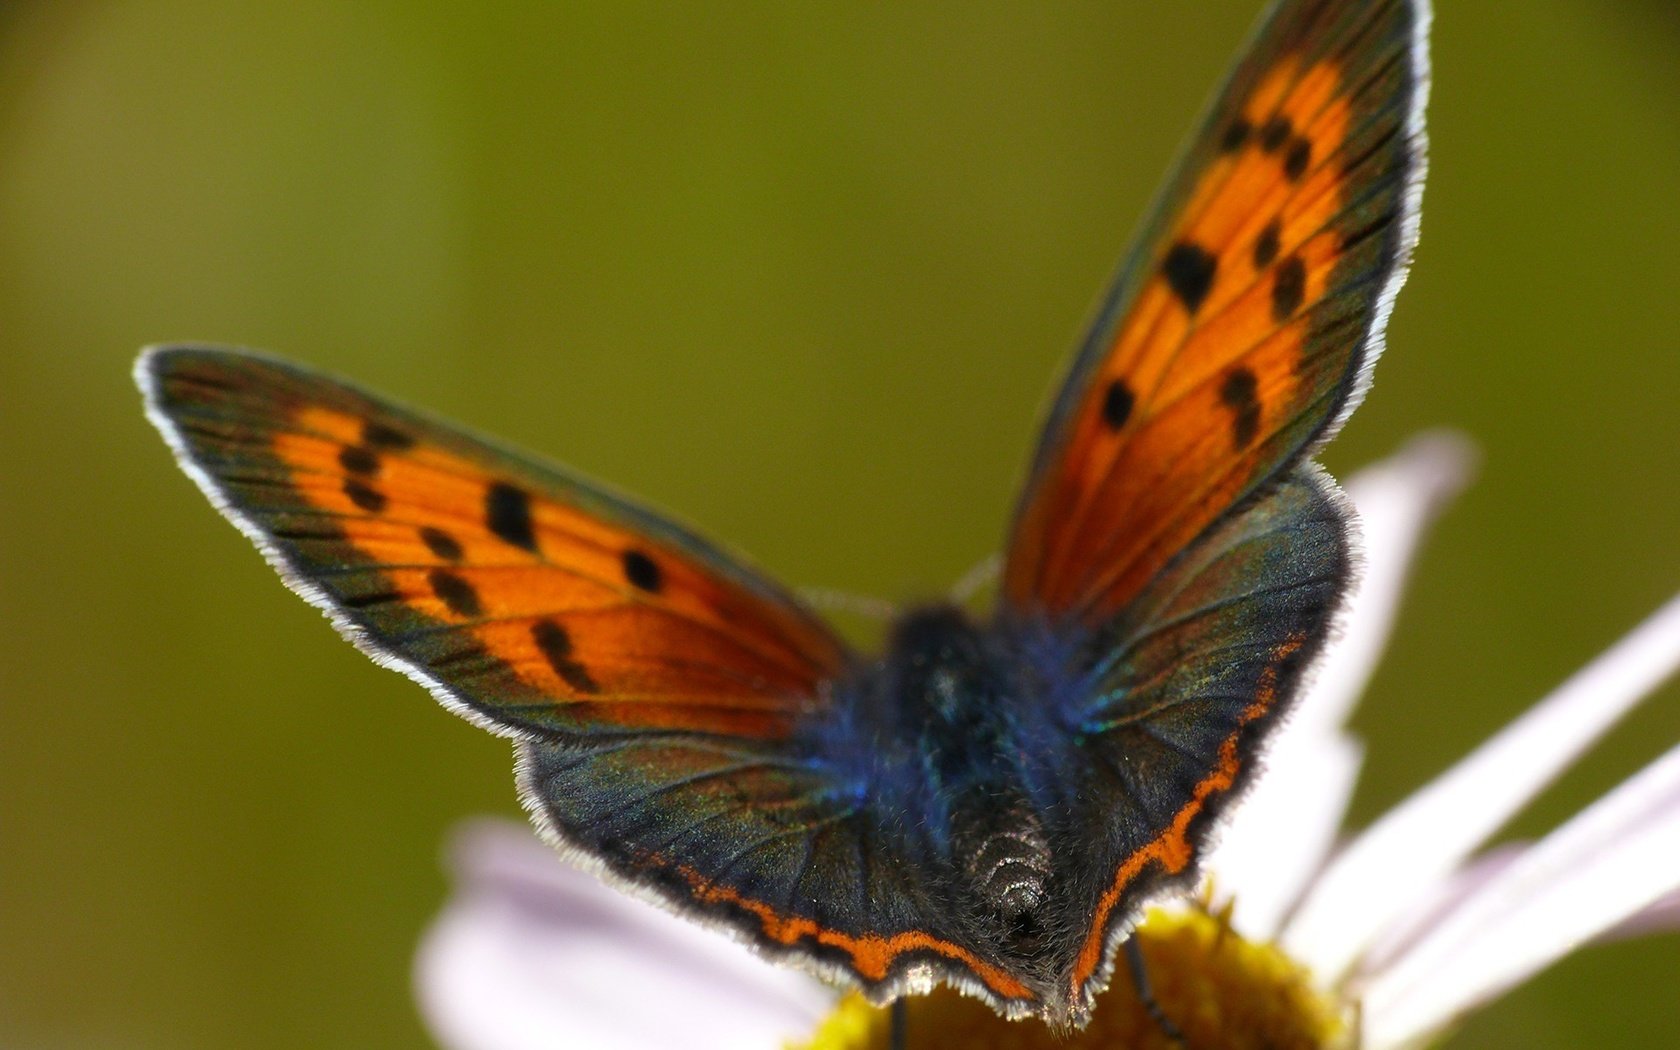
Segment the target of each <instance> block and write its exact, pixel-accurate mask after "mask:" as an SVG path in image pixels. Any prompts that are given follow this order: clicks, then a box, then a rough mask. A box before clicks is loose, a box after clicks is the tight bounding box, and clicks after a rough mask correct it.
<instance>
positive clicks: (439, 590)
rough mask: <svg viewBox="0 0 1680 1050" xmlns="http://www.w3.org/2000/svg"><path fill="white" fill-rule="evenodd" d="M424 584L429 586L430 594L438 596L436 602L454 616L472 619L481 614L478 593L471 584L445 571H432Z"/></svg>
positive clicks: (481, 609) (482, 608)
mask: <svg viewBox="0 0 1680 1050" xmlns="http://www.w3.org/2000/svg"><path fill="white" fill-rule="evenodd" d="M426 582H427V583H429V584H431V587H432V593H433V594H435V595H437V596H438V601H440V602H442V603H443V604H444V605H445V606H447V607H448V608H449V611H450V612H452V613H454V614H455V615H456V616H464V617H474V616H479V615H482V614H483V612H484V607H483V606H482V605H480V604H479V601H478V591H477V590H475V589H474V588H473V585H472V584H470V583H468V582H467V581H466V580H463V579H462V578H461V577H459V576H457V575H455V574H454V573H452V572H450V571H448V570H447V569H433V570H432V571H431V572H430V573H428V574H427V575H426Z"/></svg>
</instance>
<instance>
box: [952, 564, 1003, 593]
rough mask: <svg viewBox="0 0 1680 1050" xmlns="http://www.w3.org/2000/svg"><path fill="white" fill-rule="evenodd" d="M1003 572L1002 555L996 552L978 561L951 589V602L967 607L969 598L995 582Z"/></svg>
mask: <svg viewBox="0 0 1680 1050" xmlns="http://www.w3.org/2000/svg"><path fill="white" fill-rule="evenodd" d="M1002 571H1003V555H1001V554H999V553H998V552H997V551H993V552H992V553H990V554H988V555H986V556H985V557H984V558H982V559H980V564H978V565H976V566H974V568H972V569H970V570H968V571H967V572H965V573H963V574H962V577H961V578H960V579H959V580H957V582H956V585H955V586H953V587H952V588H951V601H952V603H953V604H956V605H967V604H968V602H969V599H970V598H973V597H974V596H975V595H976V594H978V593H980V591H981V590H982V589H983V588H984V587H986V586H987V585H988V584H990V583H993V582H995V581H996V580H997V578H998V574H999V573H1001V572H1002Z"/></svg>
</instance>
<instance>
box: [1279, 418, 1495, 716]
mask: <svg viewBox="0 0 1680 1050" xmlns="http://www.w3.org/2000/svg"><path fill="white" fill-rule="evenodd" d="M1475 462H1476V450H1475V448H1474V447H1473V446H1472V445H1471V444H1470V443H1469V441H1467V440H1465V438H1463V437H1462V436H1460V435H1458V434H1455V433H1452V432H1450V431H1444V430H1438V431H1430V432H1428V433H1425V434H1420V435H1418V436H1417V437H1415V438H1413V439H1412V440H1411V441H1408V442H1407V443H1406V444H1405V445H1404V446H1403V447H1402V448H1401V449H1400V450H1399V451H1398V452H1396V453H1395V454H1394V455H1392V456H1389V457H1388V458H1387V459H1383V460H1379V461H1378V462H1376V463H1373V464H1371V465H1370V466H1368V467H1366V468H1365V469H1364V470H1361V471H1359V472H1358V473H1357V474H1355V475H1354V476H1353V477H1351V478H1349V479H1348V483H1347V485H1346V486H1344V491H1345V492H1346V493H1347V495H1348V498H1349V499H1350V500H1352V501H1353V506H1354V510H1356V511H1357V512H1358V514H1359V531H1360V534H1361V536H1362V538H1363V542H1362V544H1361V547H1362V548H1363V559H1362V560H1363V567H1362V569H1361V572H1360V578H1359V584H1358V586H1357V587H1355V588H1354V591H1353V594H1352V595H1351V596H1350V598H1349V601H1348V608H1347V613H1346V615H1345V616H1344V617H1343V622H1342V626H1341V634H1340V637H1339V638H1338V639H1337V641H1336V642H1335V643H1334V644H1333V645H1331V646H1330V648H1329V650H1328V651H1327V652H1326V653H1325V654H1324V659H1323V660H1322V661H1321V663H1320V664H1319V667H1318V669H1317V671H1316V672H1315V674H1314V677H1313V683H1312V687H1311V688H1310V689H1309V690H1308V692H1307V695H1306V696H1305V697H1303V698H1302V700H1301V703H1300V704H1299V705H1298V707H1297V709H1296V711H1295V713H1294V714H1293V715H1291V716H1290V722H1291V730H1292V731H1297V732H1298V731H1301V730H1304V729H1311V730H1313V731H1316V732H1322V733H1331V732H1338V731H1340V729H1341V727H1342V726H1343V725H1345V724H1346V723H1347V717H1348V713H1349V712H1350V711H1352V709H1353V706H1354V704H1355V703H1357V702H1358V700H1359V697H1360V696H1361V695H1363V694H1364V692H1365V686H1366V684H1367V683H1369V682H1370V680H1371V672H1372V671H1374V670H1376V666H1377V661H1378V660H1379V659H1380V658H1381V657H1382V654H1383V650H1384V649H1385V648H1387V646H1388V638H1389V635H1390V634H1391V633H1392V631H1393V629H1394V617H1395V613H1396V611H1397V610H1398V609H1399V607H1400V598H1401V596H1402V595H1403V594H1404V592H1405V586H1406V578H1407V576H1408V575H1409V574H1410V573H1411V569H1412V562H1413V560H1414V559H1415V557H1416V555H1417V549H1418V545H1419V544H1420V543H1421V542H1422V540H1423V536H1424V533H1425V532H1426V531H1427V530H1428V528H1429V526H1430V525H1432V524H1433V523H1434V521H1435V518H1436V517H1437V516H1438V515H1439V514H1440V512H1441V511H1442V510H1443V509H1444V508H1445V507H1446V506H1447V504H1448V503H1450V502H1451V501H1452V499H1453V497H1454V496H1457V495H1458V493H1459V492H1460V491H1462V490H1463V488H1464V486H1465V485H1466V484H1467V483H1468V482H1469V480H1470V476H1471V474H1472V472H1473V471H1474V469H1475Z"/></svg>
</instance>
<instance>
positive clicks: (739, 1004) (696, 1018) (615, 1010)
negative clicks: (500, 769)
mask: <svg viewBox="0 0 1680 1050" xmlns="http://www.w3.org/2000/svg"><path fill="white" fill-rule="evenodd" d="M450 854H451V865H452V866H453V867H454V868H455V869H456V880H457V889H456V893H455V896H454V897H453V898H452V899H451V900H450V901H449V903H448V905H446V906H445V908H444V911H443V913H442V914H441V915H439V916H438V918H437V920H436V921H435V922H434V923H433V925H432V927H431V929H430V930H429V931H428V932H427V933H426V936H425V938H424V940H423V942H422V944H421V946H420V951H419V954H418V957H417V958H416V961H415V984H416V992H417V995H418V997H419V1001H420V1007H421V1012H422V1013H423V1014H424V1015H425V1017H426V1020H427V1022H428V1024H429V1025H430V1027H431V1029H432V1032H433V1034H434V1035H435V1036H436V1037H437V1039H438V1041H439V1043H441V1044H442V1045H443V1046H446V1047H450V1048H451V1050H547V1048H562V1047H565V1048H571V1047H590V1048H592V1050H595V1048H599V1050H620V1048H622V1050H631V1048H635V1050H645V1048H646V1047H652V1046H682V1047H692V1048H695V1050H712V1048H716V1050H726V1048H727V1050H743V1048H747V1050H750V1048H752V1047H762V1048H764V1050H775V1048H778V1047H780V1046H782V1045H783V1042H784V1041H785V1040H787V1039H789V1038H792V1037H796V1036H802V1035H808V1034H809V1033H810V1032H811V1031H812V1030H813V1029H814V1028H815V1026H816V1024H817V1023H818V1021H819V1020H820V1019H821V1018H822V1016H823V1014H824V1013H825V1012H826V1011H827V1010H828V1009H829V1008H830V1007H831V1006H832V1005H833V1002H834V995H833V993H832V992H830V991H829V990H827V989H826V988H824V987H823V986H822V985H820V984H818V983H817V982H816V981H815V980H813V979H811V978H809V977H806V976H805V975H803V974H801V973H797V972H794V971H791V970H787V969H783V968H780V967H777V966H774V965H772V964H770V963H768V962H765V961H764V960H762V959H759V958H758V957H757V956H755V955H753V954H752V953H751V952H750V951H748V950H747V949H746V948H744V947H742V946H741V945H739V944H736V943H734V942H733V941H730V940H729V939H727V938H726V937H724V936H723V935H722V934H719V933H716V932H714V931H710V930H706V929H703V928H701V927H699V926H697V925H696V924H694V923H692V922H688V921H686V920H683V919H679V918H677V917H675V916H672V915H669V914H667V913H665V912H664V911H661V910H660V909H658V908H656V907H654V906H653V905H650V904H645V903H643V902H641V901H638V900H634V899H632V898H630V897H628V896H626V895H625V894H623V893H621V892H619V891H617V890H614V889H612V888H611V887H608V886H605V885H603V884H602V883H601V882H600V881H599V880H598V879H596V878H595V877H594V876H593V875H589V874H587V873H584V872H581V871H578V870H577V869H575V868H573V867H571V866H570V865H568V864H566V863H565V862H564V861H562V860H561V859H560V858H559V857H557V856H555V854H554V852H553V851H552V850H551V849H549V848H548V847H547V846H546V845H544V844H543V843H541V842H540V841H538V840H537V838H536V836H535V835H534V834H532V832H531V831H530V829H529V828H525V827H522V826H520V825H516V824H511V823H505V822H501V821H482V822H477V823H474V824H470V825H467V826H465V827H463V828H462V829H461V830H460V831H459V832H458V833H457V835H456V837H455V841H454V842H453V843H452V845H451V849H450Z"/></svg>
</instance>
